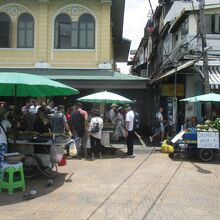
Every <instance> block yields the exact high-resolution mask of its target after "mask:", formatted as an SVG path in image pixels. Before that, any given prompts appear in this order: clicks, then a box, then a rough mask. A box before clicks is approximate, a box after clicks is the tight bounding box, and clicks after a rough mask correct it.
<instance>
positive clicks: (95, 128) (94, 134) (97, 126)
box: [89, 110, 103, 160]
mask: <svg viewBox="0 0 220 220" xmlns="http://www.w3.org/2000/svg"><path fill="white" fill-rule="evenodd" d="M102 129H103V120H102V118H101V117H100V113H99V111H98V110H94V111H93V112H92V119H91V122H90V124H89V131H90V144H91V153H92V160H94V159H95V153H98V156H99V159H101V158H102V153H101V135H102Z"/></svg>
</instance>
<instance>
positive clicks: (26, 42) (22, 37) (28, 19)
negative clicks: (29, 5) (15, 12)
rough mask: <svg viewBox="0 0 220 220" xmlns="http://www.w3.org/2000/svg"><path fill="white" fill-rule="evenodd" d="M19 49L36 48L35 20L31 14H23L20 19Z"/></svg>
mask: <svg viewBox="0 0 220 220" xmlns="http://www.w3.org/2000/svg"><path fill="white" fill-rule="evenodd" d="M17 36H18V42H17V45H18V48H33V47H34V18H33V17H32V16H31V15H30V14H27V13H25V14H22V15H20V16H19V18H18V35H17Z"/></svg>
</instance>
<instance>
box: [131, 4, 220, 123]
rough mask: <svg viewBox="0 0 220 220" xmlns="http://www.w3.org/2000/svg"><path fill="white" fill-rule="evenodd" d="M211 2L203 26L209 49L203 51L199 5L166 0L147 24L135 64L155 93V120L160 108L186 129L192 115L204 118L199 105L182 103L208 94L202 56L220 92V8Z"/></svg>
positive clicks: (140, 74) (205, 13) (207, 6)
mask: <svg viewBox="0 0 220 220" xmlns="http://www.w3.org/2000/svg"><path fill="white" fill-rule="evenodd" d="M219 3H220V2H219V0H206V1H205V7H204V27H205V38H206V41H207V47H206V48H203V46H202V40H201V31H200V30H201V25H200V11H199V1H194V0H193V1H169V0H164V1H163V0H161V1H159V5H158V7H157V8H156V10H155V11H154V13H153V14H152V15H151V17H150V19H149V20H148V22H147V24H146V27H145V33H144V37H143V38H142V41H141V42H140V45H139V48H138V50H137V53H136V55H135V57H134V60H133V61H132V62H131V64H132V65H133V72H134V74H135V75H138V76H143V74H144V73H145V74H147V76H148V78H149V79H150V82H149V87H150V88H151V91H152V94H153V95H152V97H153V99H154V101H153V103H156V105H155V106H154V107H153V108H152V117H153V115H154V114H155V112H156V111H157V109H158V108H159V106H163V107H164V108H165V109H166V117H167V118H168V116H169V115H170V114H172V115H173V118H174V119H175V118H176V120H177V121H178V124H179V125H180V124H183V123H184V120H186V119H188V118H190V117H191V116H193V115H198V117H199V118H200V119H202V117H201V116H202V115H201V105H200V104H190V103H189V104H184V103H181V102H179V100H180V99H181V98H184V97H190V96H194V95H199V94H202V93H203V92H204V74H203V67H202V66H203V53H204V52H205V53H207V56H208V61H209V62H208V64H209V67H208V72H209V82H210V88H211V90H212V91H215V92H218V93H219V84H220V47H219V46H220V23H219V18H220V4H219Z"/></svg>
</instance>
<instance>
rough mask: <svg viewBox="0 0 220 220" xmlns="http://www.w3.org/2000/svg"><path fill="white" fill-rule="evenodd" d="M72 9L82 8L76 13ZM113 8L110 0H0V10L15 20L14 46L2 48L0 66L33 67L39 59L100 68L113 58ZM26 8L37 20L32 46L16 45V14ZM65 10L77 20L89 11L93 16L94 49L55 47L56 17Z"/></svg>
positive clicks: (54, 65)
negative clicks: (25, 47) (94, 31)
mask: <svg viewBox="0 0 220 220" xmlns="http://www.w3.org/2000/svg"><path fill="white" fill-rule="evenodd" d="M73 2H74V4H73ZM73 9H76V10H78V11H80V10H81V11H80V12H79V13H78V14H77V13H76V14H74V13H73ZM110 10H111V5H110V4H109V3H108V2H106V3H105V2H104V3H100V0H75V1H70V0H63V1H55V0H51V1H42V0H39V1H30V0H19V1H18V0H15V1H11V0H1V1H0V12H5V13H7V14H8V15H9V16H10V18H11V20H12V26H11V30H12V32H11V42H12V44H11V46H12V48H6V49H4V48H0V68H8V67H17V68H19V67H22V68H27V67H29V68H30V67H35V64H36V63H46V64H48V65H49V66H50V67H51V68H97V67H98V64H99V63H103V62H106V63H109V62H111V61H112V60H113V45H112V34H111V17H110ZM25 12H27V13H30V14H31V15H32V16H33V17H34V20H35V41H34V48H33V49H20V48H16V45H17V18H18V16H19V15H20V14H22V13H25ZM63 12H65V13H67V14H69V15H70V16H71V19H72V20H77V19H78V18H79V16H80V13H90V14H92V15H93V16H94V18H95V21H96V43H95V49H88V50H80V49H68V50H63V49H54V20H55V17H56V16H57V15H58V14H60V13H63Z"/></svg>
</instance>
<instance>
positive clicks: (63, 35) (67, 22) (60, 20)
mask: <svg viewBox="0 0 220 220" xmlns="http://www.w3.org/2000/svg"><path fill="white" fill-rule="evenodd" d="M71 26H72V23H71V19H70V17H69V16H68V15H66V14H60V15H58V16H57V17H56V19H55V45H54V46H55V48H57V49H70V48H72V46H71V35H72V33H71V29H72V28H71Z"/></svg>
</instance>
